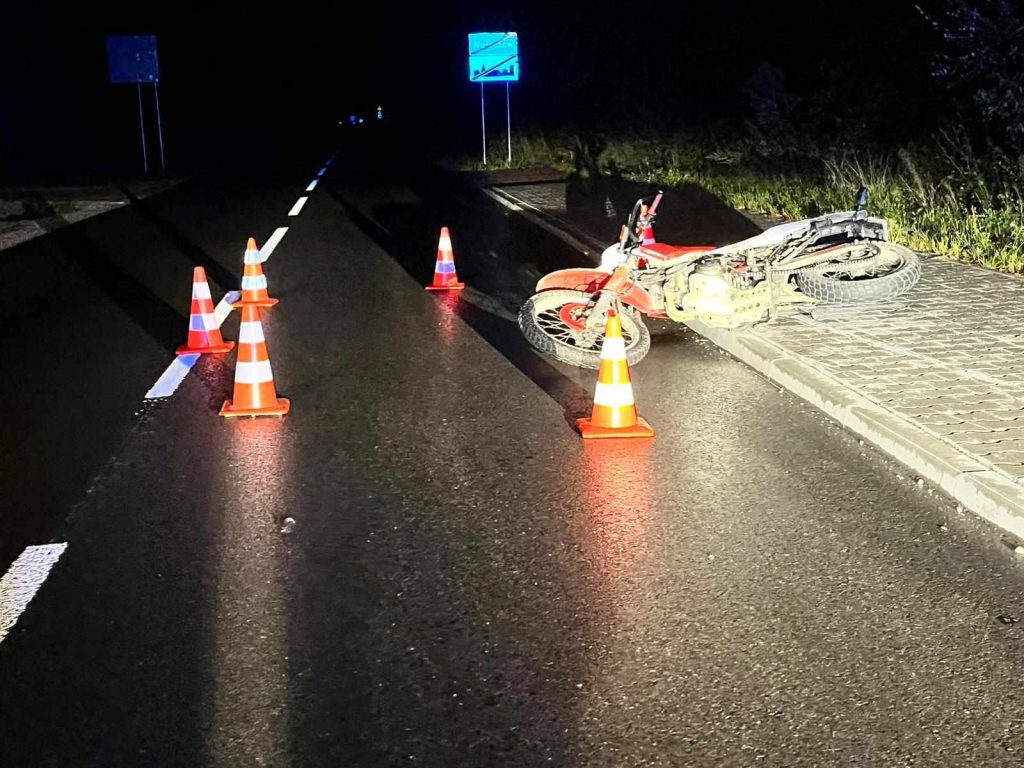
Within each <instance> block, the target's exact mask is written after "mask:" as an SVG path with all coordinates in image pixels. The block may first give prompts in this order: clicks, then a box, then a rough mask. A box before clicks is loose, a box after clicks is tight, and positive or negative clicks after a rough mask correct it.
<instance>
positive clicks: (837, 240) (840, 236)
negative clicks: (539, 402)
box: [519, 187, 921, 368]
mask: <svg viewBox="0 0 1024 768" xmlns="http://www.w3.org/2000/svg"><path fill="white" fill-rule="evenodd" d="M662 197H663V193H662V192H658V193H657V194H656V195H651V196H647V197H642V198H640V199H639V200H637V201H636V203H635V204H634V206H633V209H632V210H631V212H630V214H629V217H628V219H627V221H626V224H625V225H624V226H623V227H622V230H621V232H620V235H619V241H618V242H617V243H615V244H614V245H611V246H609V247H608V248H607V249H606V250H605V251H604V252H603V253H602V254H601V263H600V266H599V267H597V268H591V269H562V270H558V271H557V272H552V273H550V274H548V275H546V276H545V277H543V278H541V280H540V281H539V282H538V283H537V288H536V290H537V292H536V293H535V294H534V295H533V296H531V297H530V298H529V299H528V300H527V301H526V303H525V304H523V306H522V308H521V309H520V311H519V327H520V329H521V330H522V332H523V335H524V336H525V337H526V339H527V341H529V342H530V344H531V345H532V346H533V347H535V348H536V349H537V350H539V351H540V352H543V353H545V354H547V355H551V356H552V357H555V358H557V359H558V360H561V361H562V362H565V363H569V364H570V365H575V366H579V367H582V368H597V367H598V365H599V363H600V358H601V345H602V343H603V340H604V331H605V324H606V322H607V318H608V313H609V312H611V311H615V312H617V314H618V315H619V317H620V318H621V321H622V333H623V337H624V339H625V345H626V357H627V360H628V361H629V363H630V365H634V364H636V363H638V362H640V360H642V359H643V357H644V356H645V355H646V354H647V352H648V351H649V350H650V347H651V334H650V331H649V330H648V329H647V326H645V325H644V323H643V319H642V317H643V315H647V316H648V317H652V318H662V319H669V320H673V321H675V322H679V323H686V322H689V321H693V320H697V321H700V322H702V323H704V324H706V325H709V326H715V327H719V328H728V329H737V328H745V327H749V326H751V325H755V324H757V323H762V322H766V321H768V320H771V319H774V318H777V317H780V316H783V315H786V314H791V313H792V312H795V311H805V312H806V311H809V309H810V308H811V307H813V306H814V305H816V304H858V303H865V302H875V301H881V300H884V299H891V298H894V297H896V296H899V295H901V294H903V293H906V292H907V291H909V290H910V289H911V288H912V287H913V286H914V285H915V284H916V283H917V281H918V278H919V277H920V275H921V265H920V262H919V260H918V257H917V254H915V253H914V252H913V251H911V250H910V249H908V248H905V247H903V246H901V245H897V244H896V243H893V242H890V240H889V226H888V224H887V222H886V221H885V220H884V219H879V218H872V217H869V216H868V214H867V201H868V191H867V189H866V188H863V187H862V188H861V189H860V191H859V192H858V194H857V201H856V206H855V208H854V210H852V211H845V212H840V213H833V214H829V215H827V216H818V217H815V218H810V219H803V220H800V221H793V222H787V223H785V224H780V225H778V226H775V227H771V228H770V229H766V230H765V231H764V232H762V233H760V234H759V235H755V236H754V237H751V238H748V239H746V240H741V241H740V242H737V243H732V244H731V245H724V246H719V247H715V246H710V245H697V246H694V245H690V246H676V245H668V244H666V243H659V242H657V241H656V239H655V237H654V220H655V217H656V216H657V210H658V206H659V204H660V203H661V200H662Z"/></svg>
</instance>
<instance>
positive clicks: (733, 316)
mask: <svg viewBox="0 0 1024 768" xmlns="http://www.w3.org/2000/svg"><path fill="white" fill-rule="evenodd" d="M684 279H685V280H686V283H687V286H686V287H687V289H688V290H687V291H686V292H685V293H682V295H680V294H678V293H677V294H675V295H673V296H669V293H670V292H673V293H674V291H671V289H672V288H675V287H676V286H675V284H672V285H666V299H667V300H668V299H672V301H671V304H673V305H674V306H672V308H671V309H670V310H669V315H670V316H671V317H672V319H674V320H677V321H682V322H685V321H687V320H690V319H697V320H700V321H702V322H704V323H707V324H708V325H711V326H715V327H718V328H739V327H742V326H746V325H751V324H753V323H756V322H759V321H761V320H763V319H764V318H765V317H767V315H768V311H769V307H770V304H771V297H770V295H769V292H768V282H767V281H766V280H765V279H764V274H763V273H759V272H758V271H757V270H754V269H751V268H750V267H749V265H748V264H747V262H746V261H745V260H744V261H728V262H726V261H724V260H723V261H713V262H708V263H704V264H700V265H699V266H698V267H697V268H696V269H695V270H694V271H693V272H692V273H690V274H689V276H688V278H684ZM667 303H668V302H667Z"/></svg>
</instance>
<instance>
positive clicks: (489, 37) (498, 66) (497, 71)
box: [469, 32, 519, 83]
mask: <svg viewBox="0 0 1024 768" xmlns="http://www.w3.org/2000/svg"><path fill="white" fill-rule="evenodd" d="M469 79H470V82H473V83H510V82H516V81H518V80H519V36H518V35H517V34H516V33H515V32H474V33H472V34H470V36H469Z"/></svg>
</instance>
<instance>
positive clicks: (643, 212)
mask: <svg viewBox="0 0 1024 768" xmlns="http://www.w3.org/2000/svg"><path fill="white" fill-rule="evenodd" d="M640 216H642V217H646V216H647V206H646V205H644V206H641V207H640ZM654 242H656V241H655V239H654V227H653V226H651V222H650V219H648V221H647V225H646V226H645V227H644V228H643V231H642V232H641V233H640V244H641V245H650V244H651V243H654Z"/></svg>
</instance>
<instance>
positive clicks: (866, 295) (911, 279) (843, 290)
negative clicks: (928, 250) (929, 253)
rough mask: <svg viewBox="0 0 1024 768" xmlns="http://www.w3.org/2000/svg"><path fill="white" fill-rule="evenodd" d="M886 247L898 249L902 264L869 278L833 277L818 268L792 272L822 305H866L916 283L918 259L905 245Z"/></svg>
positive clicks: (890, 296) (884, 298) (799, 285)
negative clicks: (847, 278)
mask: <svg viewBox="0 0 1024 768" xmlns="http://www.w3.org/2000/svg"><path fill="white" fill-rule="evenodd" d="M888 247H889V248H898V249H899V250H900V253H901V255H902V257H903V263H902V264H901V265H900V266H899V267H897V268H896V269H895V270H894V271H892V272H890V273H889V274H887V275H881V276H879V277H874V278H871V279H870V280H837V279H835V278H832V277H826V276H824V275H822V274H820V270H818V269H808V270H803V271H801V272H797V273H796V283H797V286H798V287H799V288H800V290H801V292H803V293H804V294H805V295H807V296H810V297H812V298H815V299H817V300H818V301H819V302H821V303H822V304H866V303H870V302H875V301H885V300H886V299H893V298H895V297H897V296H900V295H902V294H904V293H906V292H907V291H909V290H910V289H911V288H913V287H914V286H915V285H916V284H917V281H918V280H919V279H920V277H921V260H920V259H919V258H918V255H917V254H916V253H914V252H913V251H912V250H910V249H909V248H904V247H903V246H900V245H893V244H889V245H888Z"/></svg>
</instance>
